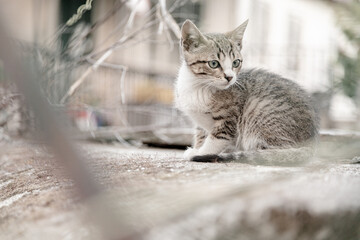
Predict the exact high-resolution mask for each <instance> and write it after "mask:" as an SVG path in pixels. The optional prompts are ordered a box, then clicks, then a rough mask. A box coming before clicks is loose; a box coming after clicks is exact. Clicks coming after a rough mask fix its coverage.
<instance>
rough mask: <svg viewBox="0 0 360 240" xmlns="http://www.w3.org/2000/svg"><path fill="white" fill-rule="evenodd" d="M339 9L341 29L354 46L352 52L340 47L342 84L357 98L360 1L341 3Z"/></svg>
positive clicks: (347, 93)
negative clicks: (342, 71) (342, 72)
mask: <svg viewBox="0 0 360 240" xmlns="http://www.w3.org/2000/svg"><path fill="white" fill-rule="evenodd" d="M337 10H338V11H336V12H337V14H338V18H339V23H340V26H341V29H342V31H343V33H344V35H345V37H346V39H347V41H348V43H349V44H350V45H351V48H352V52H350V53H349V52H347V51H344V50H343V49H342V48H339V58H338V61H339V63H340V65H341V66H342V67H343V70H344V74H343V76H342V77H341V79H340V80H341V83H340V85H341V86H342V89H343V91H344V93H345V94H346V95H347V96H349V97H351V98H352V99H354V100H356V99H359V97H360V96H359V94H360V91H359V88H360V86H359V81H360V2H359V1H356V0H354V1H353V2H351V3H343V4H339V5H338V7H337ZM358 103H359V102H358Z"/></svg>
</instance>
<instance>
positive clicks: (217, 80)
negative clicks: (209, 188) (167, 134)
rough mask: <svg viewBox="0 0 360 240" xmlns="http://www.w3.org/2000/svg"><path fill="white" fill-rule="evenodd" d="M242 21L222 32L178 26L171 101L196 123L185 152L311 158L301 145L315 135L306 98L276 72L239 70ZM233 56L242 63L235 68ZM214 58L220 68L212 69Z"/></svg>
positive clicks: (262, 159) (200, 156)
mask: <svg viewBox="0 0 360 240" xmlns="http://www.w3.org/2000/svg"><path fill="white" fill-rule="evenodd" d="M246 25H247V22H245V23H244V24H242V25H240V26H239V27H238V28H237V29H235V30H234V31H232V32H229V33H225V34H202V33H201V32H200V31H199V30H198V29H197V28H196V26H195V25H194V24H193V23H191V22H190V21H186V22H185V23H184V25H183V27H182V41H181V44H182V50H183V56H184V61H183V64H182V66H181V68H180V71H179V76H178V80H177V83H176V99H175V102H176V106H177V107H178V108H179V109H180V110H182V111H183V112H184V113H185V114H187V115H188V116H189V117H190V118H191V119H192V120H193V121H194V123H195V124H196V126H197V131H196V134H195V137H194V146H193V148H189V149H188V150H187V151H186V152H185V155H184V156H185V158H187V159H193V160H194V161H214V160H216V161H230V160H235V161H240V162H246V163H255V162H256V161H255V160H256V159H258V163H259V164H265V163H266V162H267V163H268V164H273V163H275V165H276V163H277V164H279V165H286V164H284V162H286V161H285V160H286V159H288V160H289V161H288V162H289V163H290V162H293V161H295V162H300V161H299V160H295V159H298V158H293V156H302V157H304V156H309V154H308V153H309V152H311V151H310V150H309V149H311V148H307V147H304V146H305V145H307V144H309V143H311V142H313V141H314V140H315V139H316V136H317V122H318V121H317V118H316V115H315V111H314V109H313V107H312V106H311V104H310V97H309V96H308V94H307V93H306V92H305V91H304V90H303V89H301V87H300V86H298V85H297V84H296V83H294V82H292V81H290V80H288V79H285V78H283V77H281V76H279V75H276V74H273V73H270V72H267V71H264V70H256V69H252V70H243V71H240V69H241V63H242V60H243V59H242V56H241V53H240V51H241V47H242V44H241V42H242V37H243V34H244V31H245V28H246ZM236 59H239V60H240V65H239V66H235V67H234V61H235V60H236ZM213 60H216V61H218V62H219V67H217V68H212V67H211V65H210V64H209V61H213ZM232 76H233V78H231V77H232ZM226 77H227V78H226ZM285 149H286V150H285ZM239 151H240V152H239ZM299 151H300V152H302V154H300V152H299ZM226 152H230V153H226ZM294 153H296V154H294ZM270 156H273V157H270ZM276 159H277V161H274V160H276Z"/></svg>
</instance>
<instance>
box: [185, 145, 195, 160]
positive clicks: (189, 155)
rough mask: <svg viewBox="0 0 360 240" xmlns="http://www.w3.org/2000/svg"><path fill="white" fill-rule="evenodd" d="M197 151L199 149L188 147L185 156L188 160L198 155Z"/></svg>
mask: <svg viewBox="0 0 360 240" xmlns="http://www.w3.org/2000/svg"><path fill="white" fill-rule="evenodd" d="M197 153H198V149H195V148H191V147H189V148H188V149H186V151H185V152H184V158H185V159H186V160H190V159H191V158H192V157H194V156H195V155H197Z"/></svg>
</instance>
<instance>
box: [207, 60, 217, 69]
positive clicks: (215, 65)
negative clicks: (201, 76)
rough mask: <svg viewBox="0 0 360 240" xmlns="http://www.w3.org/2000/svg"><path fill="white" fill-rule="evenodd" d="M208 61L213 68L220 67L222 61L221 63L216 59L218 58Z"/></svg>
mask: <svg viewBox="0 0 360 240" xmlns="http://www.w3.org/2000/svg"><path fill="white" fill-rule="evenodd" d="M208 63H209V66H210V67H211V68H218V67H220V63H219V62H218V61H216V60H212V61H209V62H208Z"/></svg>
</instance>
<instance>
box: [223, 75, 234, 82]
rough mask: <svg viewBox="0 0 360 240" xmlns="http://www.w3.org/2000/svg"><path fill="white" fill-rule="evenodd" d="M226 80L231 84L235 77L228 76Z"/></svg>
mask: <svg viewBox="0 0 360 240" xmlns="http://www.w3.org/2000/svg"><path fill="white" fill-rule="evenodd" d="M225 79H226V80H227V81H228V82H230V81H231V79H233V77H232V76H227V75H225Z"/></svg>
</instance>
